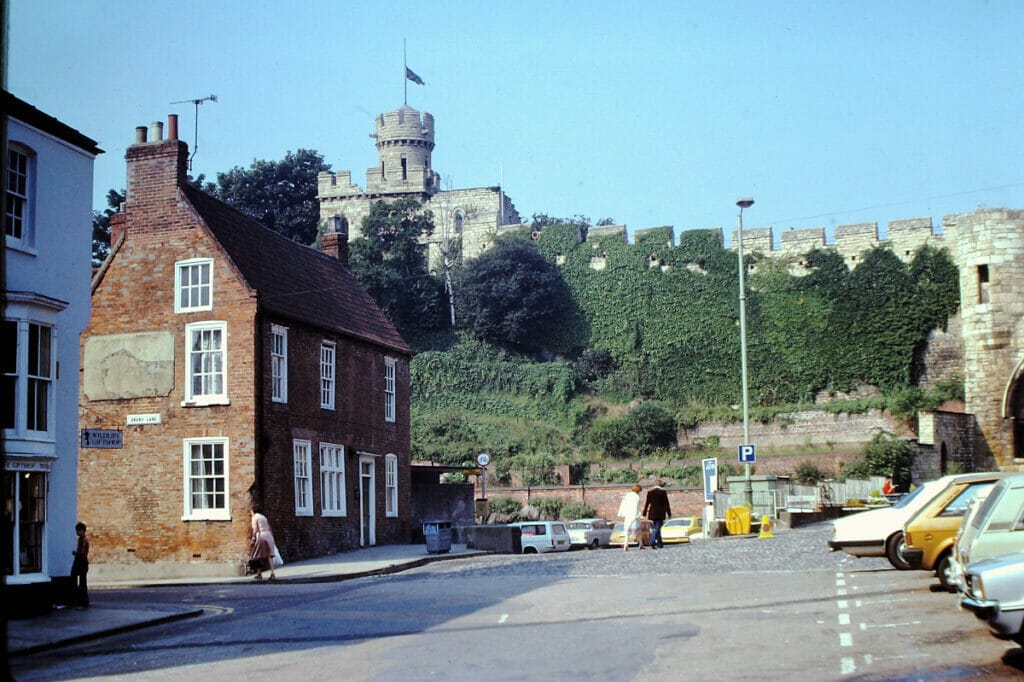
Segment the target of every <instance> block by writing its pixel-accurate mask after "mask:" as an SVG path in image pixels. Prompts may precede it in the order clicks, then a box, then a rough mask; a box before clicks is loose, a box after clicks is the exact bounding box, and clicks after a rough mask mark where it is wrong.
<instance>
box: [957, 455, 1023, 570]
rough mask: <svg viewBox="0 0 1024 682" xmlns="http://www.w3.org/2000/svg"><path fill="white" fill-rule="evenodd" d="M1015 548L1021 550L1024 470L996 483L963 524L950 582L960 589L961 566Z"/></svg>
mask: <svg viewBox="0 0 1024 682" xmlns="http://www.w3.org/2000/svg"><path fill="white" fill-rule="evenodd" d="M1016 552H1024V474H1017V475H1014V476H1009V477H1007V478H1004V479H1002V480H1001V481H999V482H998V483H996V484H995V485H994V486H993V487H992V490H991V491H989V494H988V498H987V499H986V500H985V501H984V502H983V503H982V504H981V505H980V506H979V507H978V509H977V512H975V513H974V515H973V516H972V517H971V520H970V523H968V524H967V525H965V526H964V527H963V532H962V533H961V534H960V538H959V539H958V540H957V542H956V549H954V553H953V561H952V562H950V568H949V572H950V573H951V574H952V576H953V577H952V580H951V582H952V583H953V584H956V585H957V586H958V588H959V589H963V584H964V582H963V581H964V579H963V577H962V573H963V572H964V570H965V569H964V567H966V566H968V565H970V564H971V563H972V562H977V561H981V560H982V559H987V558H989V557H995V556H1001V555H1005V554H1014V553H1016Z"/></svg>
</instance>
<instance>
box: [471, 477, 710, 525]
mask: <svg viewBox="0 0 1024 682" xmlns="http://www.w3.org/2000/svg"><path fill="white" fill-rule="evenodd" d="M630 487H631V485H618V484H602V485H587V486H573V487H543V488H494V489H490V488H488V491H487V496H488V497H489V498H492V499H493V498H495V497H512V498H514V499H516V500H519V502H521V503H522V505H523V506H524V507H525V506H526V505H528V504H529V503H530V502H531V501H534V500H537V499H541V498H558V499H561V500H562V501H563V502H564V503H569V502H578V503H582V504H586V505H587V506H590V507H593V508H594V509H595V515H596V516H598V517H600V518H604V519H611V520H612V521H614V520H615V519H616V513H617V512H618V511H619V502H621V501H622V496H623V495H625V494H626V493H627V492H629V489H630ZM648 487H649V486H642V488H643V490H642V491H641V493H640V499H641V500H645V499H646V496H647V488H648ZM665 490H666V491H667V492H668V499H669V504H670V506H671V507H672V515H673V516H700V515H701V514H702V513H703V512H702V510H703V509H704V490H703V488H672V487H668V486H666V487H665ZM570 520H571V519H570Z"/></svg>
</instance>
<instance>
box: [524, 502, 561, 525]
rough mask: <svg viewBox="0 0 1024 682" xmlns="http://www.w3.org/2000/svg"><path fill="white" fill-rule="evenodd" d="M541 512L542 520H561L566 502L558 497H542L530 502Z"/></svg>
mask: <svg viewBox="0 0 1024 682" xmlns="http://www.w3.org/2000/svg"><path fill="white" fill-rule="evenodd" d="M530 504H531V505H532V506H533V507H536V509H537V511H538V512H540V518H542V519H546V520H549V521H553V520H555V519H557V518H559V515H560V514H561V512H562V505H564V504H565V502H564V501H563V500H561V499H559V498H557V497H542V498H540V499H536V500H533V501H531V502H530Z"/></svg>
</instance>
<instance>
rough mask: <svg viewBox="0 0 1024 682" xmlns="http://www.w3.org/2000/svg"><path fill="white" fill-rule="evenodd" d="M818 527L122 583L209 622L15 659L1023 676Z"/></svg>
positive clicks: (576, 674) (919, 590)
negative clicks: (319, 574) (758, 535)
mask: <svg viewBox="0 0 1024 682" xmlns="http://www.w3.org/2000/svg"><path fill="white" fill-rule="evenodd" d="M826 539H827V529H825V528H824V527H817V528H811V529H806V530H795V531H789V532H784V533H778V534H777V535H776V536H775V537H774V538H771V539H766V540H756V539H745V538H741V539H722V540H713V541H705V542H699V543H695V544H693V545H690V546H685V545H684V546H677V547H669V548H666V549H664V550H658V551H652V550H646V551H643V552H639V551H636V550H633V551H630V552H622V551H621V550H612V549H608V550H599V551H574V552H570V553H563V554H558V555H542V556H507V555H499V556H484V557H476V558H471V559H460V560H455V561H447V562H440V563H436V564H431V565H428V566H425V567H422V568H418V569H414V570H410V571H407V572H405V573H400V574H396V575H391V576H384V577H377V578H364V579H359V580H353V581H347V582H341V583H323V584H304V585H273V584H243V585H220V586H209V587H204V588H188V589H183V588H170V587H165V588H148V589H136V590H118V591H111V592H110V593H109V594H103V595H98V597H101V598H106V597H116V598H118V599H138V600H148V601H153V602H179V603H189V604H199V605H202V606H204V608H206V609H207V615H204V616H202V617H200V618H196V619H190V620H186V621H181V622H176V623H171V624H168V625H165V626H160V627H156V628H150V629H147V630H143V631H139V632H135V633H129V634H125V635H121V636H117V637H111V638H107V639H104V640H101V641H98V642H93V643H90V644H85V645H80V646H75V647H67V648H64V649H60V650H57V651H51V652H45V653H40V654H38V655H34V656H28V657H23V658H18V659H15V660H14V661H13V663H12V666H13V670H14V673H15V676H16V679H18V680H25V681H28V680H56V679H65V680H66V679H84V678H114V677H116V678H118V679H146V680H172V679H173V680H175V681H176V682H180V681H181V680H182V679H186V680H187V679H202V680H215V679H239V678H243V679H256V680H260V679H268V680H269V679H273V680H278V681H280V680H303V682H307V681H314V680H379V681H392V680H394V681H398V680H403V681H409V680H446V681H447V680H482V679H487V680H528V679H531V680H532V679H549V680H563V679H588V680H680V679H684V680H686V679H694V680H698V679H700V680H706V679H715V680H719V679H722V680H726V679H727V680H787V681H790V680H858V681H859V680H891V679H899V680H905V679H914V680H918V679H920V680H949V679H986V680H991V679H1006V680H1009V679H1020V678H1021V677H1022V676H1024V673H1022V671H1024V655H1022V653H1021V650H1020V648H1019V647H1017V646H1016V645H1014V644H1012V643H1006V642H1001V641H999V640H996V639H994V638H993V637H991V636H990V635H989V634H988V632H987V630H986V629H985V628H984V627H982V624H980V623H979V622H978V621H976V619H975V618H974V616H972V615H971V614H969V613H965V612H961V611H959V610H958V609H957V607H956V599H955V597H954V595H950V594H946V593H935V592H932V591H930V590H929V585H930V584H931V583H932V582H933V579H932V578H931V577H930V576H929V575H928V574H926V573H923V572H902V571H896V570H894V569H892V568H891V567H890V566H889V564H888V563H887V562H886V561H885V560H884V559H877V560H876V559H853V558H852V557H847V556H846V555H844V554H830V553H829V552H828V551H827V549H826V545H825V541H826Z"/></svg>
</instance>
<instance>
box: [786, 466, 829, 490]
mask: <svg viewBox="0 0 1024 682" xmlns="http://www.w3.org/2000/svg"><path fill="white" fill-rule="evenodd" d="M826 478H831V475H830V474H827V473H825V472H824V471H822V470H821V469H819V468H818V467H817V465H815V464H814V462H801V463H800V464H798V465H797V467H796V469H795V470H794V471H793V479H794V480H795V481H796V482H797V483H800V484H802V485H815V484H817V483H818V482H819V481H822V480H824V479H826Z"/></svg>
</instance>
